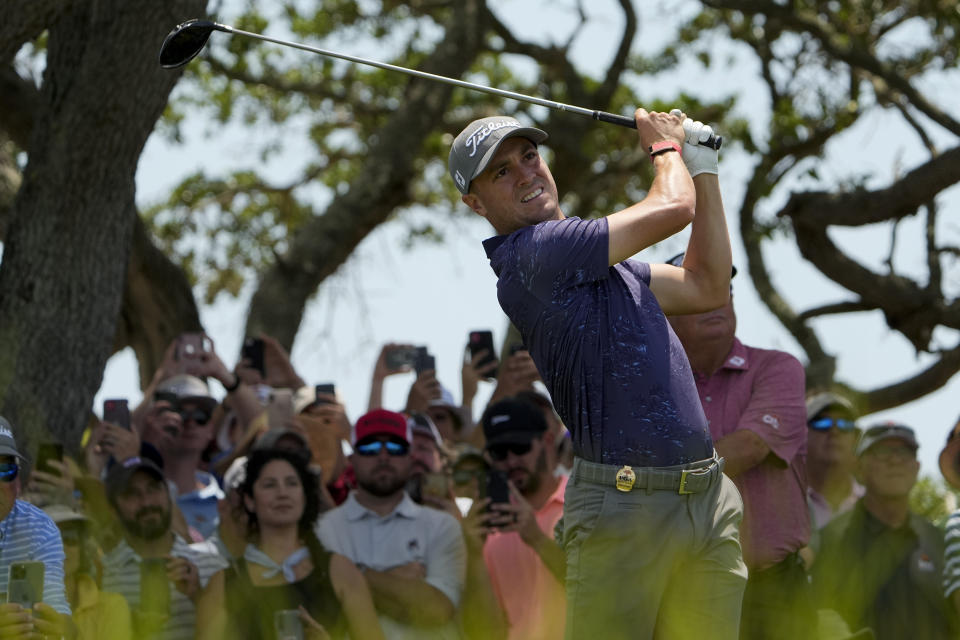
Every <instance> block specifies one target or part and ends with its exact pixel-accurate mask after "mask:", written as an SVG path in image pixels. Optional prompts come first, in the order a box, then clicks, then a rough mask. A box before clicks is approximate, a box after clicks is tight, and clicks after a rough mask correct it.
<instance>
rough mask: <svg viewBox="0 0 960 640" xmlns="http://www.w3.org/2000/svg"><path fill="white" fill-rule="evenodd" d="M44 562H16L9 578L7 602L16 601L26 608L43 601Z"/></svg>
mask: <svg viewBox="0 0 960 640" xmlns="http://www.w3.org/2000/svg"><path fill="white" fill-rule="evenodd" d="M43 572H44V569H43V563H42V562H14V563H11V565H10V577H9V578H8V579H7V602H15V603H17V604H19V605H20V606H21V607H23V608H24V609H33V605H34V604H36V603H37V602H43Z"/></svg>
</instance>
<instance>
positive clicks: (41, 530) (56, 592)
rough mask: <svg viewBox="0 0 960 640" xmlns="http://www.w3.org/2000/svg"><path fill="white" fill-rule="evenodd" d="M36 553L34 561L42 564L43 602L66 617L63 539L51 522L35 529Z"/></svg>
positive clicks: (68, 612)
mask: <svg viewBox="0 0 960 640" xmlns="http://www.w3.org/2000/svg"><path fill="white" fill-rule="evenodd" d="M35 533H36V536H37V542H38V544H37V553H36V555H35V556H34V558H33V559H34V560H37V561H39V562H42V563H43V567H44V576H43V602H44V603H45V604H47V605H48V606H50V607H52V608H53V609H56V610H57V612H59V613H62V614H64V615H66V616H69V615H70V604H69V603H68V602H67V593H66V590H65V589H64V586H63V560H64V553H63V539H62V538H61V537H60V530H59V529H58V528H57V525H55V524H53V521H51V520H47V521H45V522H44V523H42V524H41V525H40V526H39V527H38V528H37V529H36V532H35Z"/></svg>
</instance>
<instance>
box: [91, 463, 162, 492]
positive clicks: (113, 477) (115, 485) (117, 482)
mask: <svg viewBox="0 0 960 640" xmlns="http://www.w3.org/2000/svg"><path fill="white" fill-rule="evenodd" d="M138 471H146V472H147V473H149V474H150V475H152V476H153V477H155V478H156V479H157V480H160V481H161V482H162V481H163V471H161V470H160V467H158V466H157V465H156V463H154V462H153V461H152V460H150V459H148V458H142V457H140V456H133V457H132V458H127V459H126V460H124V461H123V462H115V463H114V464H113V465H111V467H110V470H109V471H108V472H107V478H106V480H104V481H103V485H104V487H106V490H107V497H108V498H109V499H110V500H111V501H113V500H114V499H115V498H116V497H117V494H118V493H120V492H121V491H123V488H124V487H126V486H127V483H128V482H129V481H130V478H132V477H133V474H135V473H136V472H138Z"/></svg>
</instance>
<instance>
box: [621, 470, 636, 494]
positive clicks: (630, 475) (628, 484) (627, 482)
mask: <svg viewBox="0 0 960 640" xmlns="http://www.w3.org/2000/svg"><path fill="white" fill-rule="evenodd" d="M636 481H637V474H635V473H634V472H633V469H631V468H630V465H626V464H625V465H623V466H622V467H620V470H619V471H617V491H624V492H627V491H630V490H631V489H633V484H634V483H635V482H636Z"/></svg>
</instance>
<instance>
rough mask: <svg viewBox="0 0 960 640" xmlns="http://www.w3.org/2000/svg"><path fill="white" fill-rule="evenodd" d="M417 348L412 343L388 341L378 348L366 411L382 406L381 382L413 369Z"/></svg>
mask: <svg viewBox="0 0 960 640" xmlns="http://www.w3.org/2000/svg"><path fill="white" fill-rule="evenodd" d="M416 353H417V348H416V347H415V346H413V345H412V344H397V343H394V342H389V343H387V344H385V345H383V348H382V349H380V355H378V356H377V361H376V362H375V363H374V365H373V379H372V380H371V382H370V402H368V403H367V411H373V410H374V409H382V408H383V383H384V381H385V380H386V379H387V378H388V377H390V376H393V375H397V374H399V373H407V372H408V371H411V370H412V369H413V365H414V363H415V359H416Z"/></svg>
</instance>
